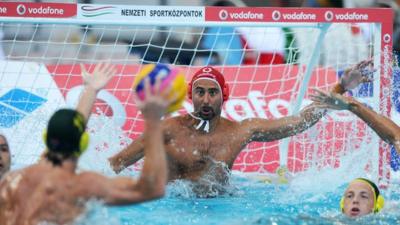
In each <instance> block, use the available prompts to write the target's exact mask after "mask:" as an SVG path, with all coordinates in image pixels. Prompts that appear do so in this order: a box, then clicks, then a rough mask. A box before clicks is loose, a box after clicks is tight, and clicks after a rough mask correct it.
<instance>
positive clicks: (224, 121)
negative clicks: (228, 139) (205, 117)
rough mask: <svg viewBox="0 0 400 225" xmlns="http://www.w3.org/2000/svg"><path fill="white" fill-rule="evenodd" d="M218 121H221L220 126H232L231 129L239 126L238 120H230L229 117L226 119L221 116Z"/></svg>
mask: <svg viewBox="0 0 400 225" xmlns="http://www.w3.org/2000/svg"><path fill="white" fill-rule="evenodd" d="M220 122H221V123H220V124H221V125H222V126H224V127H226V128H232V129H233V128H236V127H239V125H240V123H239V122H237V121H233V120H230V119H227V118H224V117H221V119H220Z"/></svg>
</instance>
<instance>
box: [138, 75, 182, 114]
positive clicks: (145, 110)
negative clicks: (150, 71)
mask: <svg viewBox="0 0 400 225" xmlns="http://www.w3.org/2000/svg"><path fill="white" fill-rule="evenodd" d="M160 86H161V76H158V77H156V82H155V84H154V86H153V87H151V85H150V79H149V78H145V80H144V91H145V96H146V97H145V99H144V100H143V101H142V100H140V99H139V98H138V97H137V96H136V105H137V106H138V108H139V109H140V111H142V114H143V117H144V118H145V119H146V120H159V119H161V118H162V117H163V116H164V115H165V114H166V111H167V108H168V106H169V105H171V104H172V103H173V102H175V101H176V100H177V98H178V96H177V94H176V92H172V93H173V94H172V96H170V95H171V87H168V88H166V89H165V90H161V89H160Z"/></svg>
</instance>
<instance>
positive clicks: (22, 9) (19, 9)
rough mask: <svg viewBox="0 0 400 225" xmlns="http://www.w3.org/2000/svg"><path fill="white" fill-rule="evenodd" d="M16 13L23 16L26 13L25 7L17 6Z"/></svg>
mask: <svg viewBox="0 0 400 225" xmlns="http://www.w3.org/2000/svg"><path fill="white" fill-rule="evenodd" d="M17 13H18V15H21V16H22V15H24V14H25V13H26V7H25V6H24V5H22V4H20V5H18V6H17Z"/></svg>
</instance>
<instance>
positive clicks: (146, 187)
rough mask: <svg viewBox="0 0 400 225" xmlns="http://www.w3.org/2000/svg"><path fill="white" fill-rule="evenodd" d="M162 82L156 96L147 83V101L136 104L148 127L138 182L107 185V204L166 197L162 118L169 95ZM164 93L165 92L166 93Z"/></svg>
mask: <svg viewBox="0 0 400 225" xmlns="http://www.w3.org/2000/svg"><path fill="white" fill-rule="evenodd" d="M159 84H160V79H157V81H156V84H155V88H154V92H155V93H154V94H152V93H151V91H150V87H149V86H150V85H149V81H148V79H147V80H146V82H145V91H146V100H145V101H144V102H139V101H138V102H137V105H138V107H139V108H140V110H141V111H142V114H143V117H144V120H145V125H144V133H143V143H144V145H145V146H146V147H145V148H144V155H145V160H144V165H143V169H142V173H141V175H140V178H139V179H138V180H137V182H133V181H132V180H131V179H129V178H116V179H113V180H111V182H110V183H109V185H108V191H107V195H106V196H105V197H104V200H105V202H106V203H107V204H111V205H121V204H130V203H135V202H142V201H147V200H151V199H155V198H160V197H162V196H163V195H164V192H165V185H166V183H167V179H168V172H167V162H166V156H165V150H164V141H163V132H162V125H161V118H162V116H163V115H164V114H165V112H166V109H167V107H168V105H169V104H170V103H171V102H173V100H168V98H167V95H166V94H162V93H160V92H159V91H158V89H159V88H158V87H159ZM164 93H165V92H164Z"/></svg>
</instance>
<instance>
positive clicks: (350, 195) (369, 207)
mask: <svg viewBox="0 0 400 225" xmlns="http://www.w3.org/2000/svg"><path fill="white" fill-rule="evenodd" d="M374 198H375V196H374V192H373V191H372V188H371V186H370V185H368V184H366V183H365V182H363V181H358V180H356V181H353V182H351V184H350V185H349V187H348V188H347V190H346V191H345V193H344V208H343V211H344V212H343V213H344V214H345V215H346V216H349V217H359V216H364V215H367V214H370V213H372V212H373V209H374Z"/></svg>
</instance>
